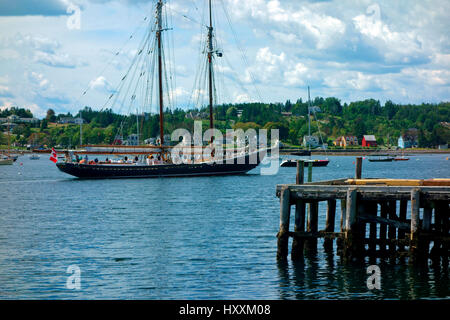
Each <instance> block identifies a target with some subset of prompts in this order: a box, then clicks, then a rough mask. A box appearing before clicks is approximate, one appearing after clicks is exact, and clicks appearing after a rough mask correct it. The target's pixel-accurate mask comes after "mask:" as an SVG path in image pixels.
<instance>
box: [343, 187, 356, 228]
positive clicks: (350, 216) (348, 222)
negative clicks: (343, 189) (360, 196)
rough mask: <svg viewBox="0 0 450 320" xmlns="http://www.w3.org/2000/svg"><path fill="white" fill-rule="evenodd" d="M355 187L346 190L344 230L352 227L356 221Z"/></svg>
mask: <svg viewBox="0 0 450 320" xmlns="http://www.w3.org/2000/svg"><path fill="white" fill-rule="evenodd" d="M356 196H357V191H356V189H354V188H352V189H348V190H347V208H346V213H345V231H349V230H351V229H352V227H353V226H354V224H355V222H356Z"/></svg>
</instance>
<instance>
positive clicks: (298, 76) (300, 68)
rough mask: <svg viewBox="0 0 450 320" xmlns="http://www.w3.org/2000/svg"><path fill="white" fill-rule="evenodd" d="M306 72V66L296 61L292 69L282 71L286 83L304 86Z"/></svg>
mask: <svg viewBox="0 0 450 320" xmlns="http://www.w3.org/2000/svg"><path fill="white" fill-rule="evenodd" d="M307 72H308V68H307V67H306V66H305V65H304V64H302V63H297V64H296V65H295V67H294V68H293V69H292V70H287V71H285V72H284V77H285V79H286V84H287V85H290V86H304V85H305V81H304V79H305V78H306V75H307Z"/></svg>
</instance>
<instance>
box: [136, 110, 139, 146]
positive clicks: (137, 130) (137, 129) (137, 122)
mask: <svg viewBox="0 0 450 320" xmlns="http://www.w3.org/2000/svg"><path fill="white" fill-rule="evenodd" d="M138 112H139V110H138V109H137V108H136V133H137V145H139V113H138Z"/></svg>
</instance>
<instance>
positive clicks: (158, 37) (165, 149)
mask: <svg viewBox="0 0 450 320" xmlns="http://www.w3.org/2000/svg"><path fill="white" fill-rule="evenodd" d="M163 7H164V1H163V0H159V1H158V2H157V3H156V8H155V11H156V14H155V21H154V23H152V24H150V26H154V27H149V34H150V33H154V35H155V38H154V40H155V41H154V43H153V45H152V47H151V48H149V47H147V48H146V47H144V48H142V50H141V51H140V52H139V54H140V53H141V52H142V51H144V53H145V52H148V54H150V53H153V54H155V55H156V56H155V57H154V59H155V60H154V62H155V65H156V67H155V70H154V71H155V73H156V72H157V74H155V75H156V76H157V81H156V82H157V90H156V91H157V93H158V94H157V95H158V98H159V99H158V100H159V131H160V135H159V141H158V142H159V143H158V145H156V146H136V147H131V146H117V145H115V146H88V147H86V148H85V149H86V150H84V151H80V152H73V154H75V155H76V156H77V159H78V154H86V156H85V159H82V160H81V161H73V154H69V152H67V154H66V161H65V162H58V163H56V166H57V167H58V169H59V170H61V171H62V172H65V173H67V174H70V175H73V176H75V177H79V178H151V177H182V176H211V175H235V174H244V173H247V172H248V171H250V170H252V169H254V168H255V167H256V166H258V165H259V163H260V162H261V161H262V160H263V158H264V156H265V155H266V153H267V152H268V151H269V152H270V149H271V148H256V149H255V150H251V149H250V148H248V147H244V148H241V150H237V151H238V152H233V153H231V154H229V153H228V152H224V154H225V157H224V158H223V160H222V161H216V160H215V159H214V156H215V148H214V144H213V139H211V144H210V145H209V146H206V147H205V146H196V147H194V148H193V150H194V152H193V153H195V152H196V151H198V150H197V149H200V150H201V151H204V150H205V148H209V149H208V150H211V153H210V154H211V156H210V157H200V158H197V157H195V156H194V155H192V156H190V155H188V156H189V160H188V161H183V162H182V163H175V161H173V160H174V159H172V158H171V150H172V148H173V147H171V146H168V145H166V144H165V141H164V140H165V136H164V98H163V94H164V92H163V90H164V87H163V76H164V74H165V70H163V66H165V62H164V58H165V56H166V55H165V54H164V49H163V45H164V42H163V32H164V31H168V30H170V28H168V26H167V25H163ZM211 10H212V9H211V0H209V26H207V31H208V33H207V46H206V50H205V51H206V52H205V53H207V67H208V72H207V73H208V92H209V97H208V98H209V127H210V128H211V129H213V128H214V118H213V107H214V92H215V87H214V83H215V82H214V69H213V63H214V59H215V57H216V56H217V57H221V56H222V53H221V52H219V51H218V50H216V49H215V48H214V42H213V38H214V37H215V34H214V33H215V32H214V28H213V20H212V13H211ZM164 21H167V19H165V20H164ZM166 23H167V22H166ZM148 38H150V37H149V36H148ZM152 39H153V38H152ZM146 71H153V70H152V69H150V70H146ZM143 73H144V72H143V71H142V72H141V75H142V74H143ZM152 79H153V78H152ZM122 80H123V79H122ZM190 147H191V145H189V148H190ZM275 147H276V146H275ZM191 150H192V149H191ZM219 150H220V149H219ZM88 154H90V155H92V154H102V155H111V156H113V155H115V156H117V155H121V156H124V155H132V156H135V157H134V160H128V157H125V158H124V160H119V161H112V160H110V159H108V158H107V160H105V161H99V160H98V159H95V161H92V160H91V161H88V158H87V155H88ZM202 154H203V153H202Z"/></svg>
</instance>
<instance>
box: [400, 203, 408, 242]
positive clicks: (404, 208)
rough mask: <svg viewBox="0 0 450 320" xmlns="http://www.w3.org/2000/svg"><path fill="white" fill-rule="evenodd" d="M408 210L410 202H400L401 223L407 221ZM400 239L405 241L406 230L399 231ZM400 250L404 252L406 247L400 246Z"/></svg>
mask: <svg viewBox="0 0 450 320" xmlns="http://www.w3.org/2000/svg"><path fill="white" fill-rule="evenodd" d="M407 210H408V200H400V212H399V214H398V216H399V220H400V221H401V222H405V221H406V212H407ZM398 239H399V240H403V239H405V230H402V229H398ZM398 250H400V251H404V250H405V246H404V245H399V246H398Z"/></svg>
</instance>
